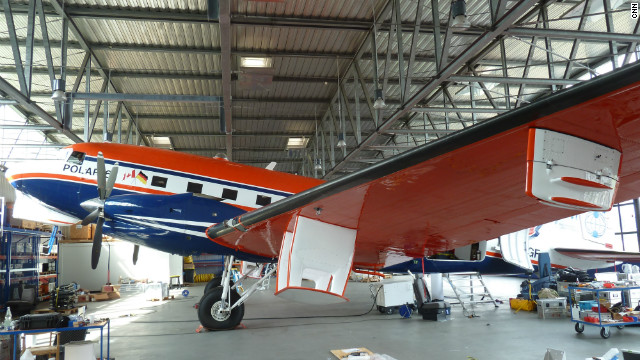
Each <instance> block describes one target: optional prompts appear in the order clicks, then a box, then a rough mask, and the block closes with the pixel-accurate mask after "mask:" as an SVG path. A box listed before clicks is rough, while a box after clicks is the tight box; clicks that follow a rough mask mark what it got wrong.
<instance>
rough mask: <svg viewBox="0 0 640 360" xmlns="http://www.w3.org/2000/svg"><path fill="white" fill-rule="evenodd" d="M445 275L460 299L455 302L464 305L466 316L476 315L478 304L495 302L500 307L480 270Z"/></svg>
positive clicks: (463, 312) (463, 311)
mask: <svg viewBox="0 0 640 360" xmlns="http://www.w3.org/2000/svg"><path fill="white" fill-rule="evenodd" d="M444 276H445V277H446V278H447V281H448V282H449V285H451V289H453V292H454V294H455V295H456V298H457V299H458V302H457V303H454V304H458V303H459V304H460V305H461V306H462V314H463V315H464V316H467V317H475V316H476V314H475V306H476V304H480V303H493V305H494V306H495V307H498V304H497V303H496V301H495V299H494V298H493V296H491V293H490V292H489V289H488V288H487V286H486V285H485V283H484V280H482V275H480V273H479V272H474V273H453V274H444Z"/></svg>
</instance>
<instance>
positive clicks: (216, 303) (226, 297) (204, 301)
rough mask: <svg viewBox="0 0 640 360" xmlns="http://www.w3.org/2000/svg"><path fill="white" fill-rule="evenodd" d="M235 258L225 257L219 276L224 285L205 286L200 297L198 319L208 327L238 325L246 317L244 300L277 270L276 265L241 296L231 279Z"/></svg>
mask: <svg viewBox="0 0 640 360" xmlns="http://www.w3.org/2000/svg"><path fill="white" fill-rule="evenodd" d="M233 258H234V257H233V256H228V257H226V258H225V262H224V270H223V272H222V276H221V277H220V278H219V281H220V282H219V284H222V286H216V287H213V288H211V289H209V290H208V291H207V290H206V288H205V293H204V295H203V296H202V298H201V299H200V306H198V320H200V323H201V324H202V326H203V327H205V328H207V329H211V330H230V329H233V328H235V327H236V326H238V325H239V324H240V322H241V321H242V318H243V317H244V302H245V301H246V300H247V298H249V296H251V295H252V294H253V293H254V292H256V290H258V288H260V287H261V286H262V285H263V284H264V282H265V281H268V280H269V279H270V278H271V275H272V274H273V273H275V271H276V267H275V266H274V267H273V268H272V269H271V270H270V271H268V272H267V273H266V274H265V275H264V276H263V277H262V278H261V279H260V280H258V281H257V282H256V283H255V284H253V285H252V286H251V287H250V288H249V289H247V290H246V291H245V292H244V293H243V294H242V296H240V295H239V294H238V292H237V291H235V290H234V288H235V284H233V282H232V281H231V267H232V266H233ZM210 284H211V282H209V284H207V287H208V286H209V285H210Z"/></svg>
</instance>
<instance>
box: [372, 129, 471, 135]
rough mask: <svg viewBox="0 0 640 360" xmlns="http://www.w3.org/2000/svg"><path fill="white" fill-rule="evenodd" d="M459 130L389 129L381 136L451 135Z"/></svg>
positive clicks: (382, 132)
mask: <svg viewBox="0 0 640 360" xmlns="http://www.w3.org/2000/svg"><path fill="white" fill-rule="evenodd" d="M456 131H459V130H451V129H389V130H384V131H381V132H380V133H381V134H386V135H414V134H415V135H419V134H434V135H449V134H451V133H454V132H456Z"/></svg>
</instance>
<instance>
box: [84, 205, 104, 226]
mask: <svg viewBox="0 0 640 360" xmlns="http://www.w3.org/2000/svg"><path fill="white" fill-rule="evenodd" d="M100 210H101V209H100V208H97V209H95V210H93V211H92V212H90V213H89V215H87V216H86V217H85V218H84V219H83V220H82V226H87V225H89V224H91V223H92V222H94V221H95V220H96V219H97V218H98V215H100Z"/></svg>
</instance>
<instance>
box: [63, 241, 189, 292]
mask: <svg viewBox="0 0 640 360" xmlns="http://www.w3.org/2000/svg"><path fill="white" fill-rule="evenodd" d="M91 246H92V244H91V243H62V244H60V248H59V259H58V261H59V262H58V264H59V265H58V266H59V274H60V275H59V284H69V283H71V282H75V283H77V284H78V285H79V286H80V287H81V288H83V289H88V290H91V291H99V290H100V289H101V288H102V285H105V284H106V283H107V282H108V280H107V275H108V274H109V277H110V282H111V283H112V284H117V283H118V281H119V279H120V277H122V278H123V279H132V280H143V279H148V281H150V282H151V281H161V282H169V276H170V275H180V276H182V257H181V256H178V255H171V254H168V253H164V252H161V251H157V250H153V249H150V248H147V247H143V246H141V247H140V253H139V256H138V263H137V264H136V265H133V260H132V257H133V244H132V243H129V242H124V241H118V242H104V243H102V253H101V254H100V262H99V263H98V268H97V269H95V270H92V269H91ZM109 248H110V249H111V258H110V259H109ZM107 265H109V266H108V268H109V269H107ZM180 281H181V282H182V278H181V279H180Z"/></svg>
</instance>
